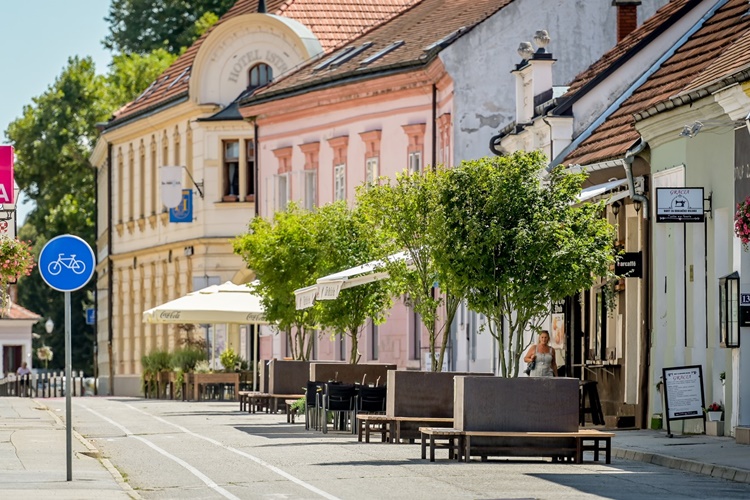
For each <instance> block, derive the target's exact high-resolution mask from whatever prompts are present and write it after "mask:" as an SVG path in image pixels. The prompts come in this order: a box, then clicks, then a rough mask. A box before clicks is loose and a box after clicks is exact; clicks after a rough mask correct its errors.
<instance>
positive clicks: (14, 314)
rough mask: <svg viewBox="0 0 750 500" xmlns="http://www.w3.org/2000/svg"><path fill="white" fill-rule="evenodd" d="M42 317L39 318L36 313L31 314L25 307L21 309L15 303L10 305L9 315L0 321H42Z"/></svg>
mask: <svg viewBox="0 0 750 500" xmlns="http://www.w3.org/2000/svg"><path fill="white" fill-rule="evenodd" d="M41 318H42V317H41V316H39V315H38V314H37V313H35V312H31V311H29V310H28V309H26V308H25V307H21V306H19V305H18V304H16V303H15V302H13V303H11V305H10V311H8V314H7V315H6V316H4V317H3V318H0V319H41Z"/></svg>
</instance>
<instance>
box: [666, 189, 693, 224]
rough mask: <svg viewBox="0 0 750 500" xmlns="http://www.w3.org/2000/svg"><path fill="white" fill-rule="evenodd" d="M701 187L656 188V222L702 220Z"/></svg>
mask: <svg viewBox="0 0 750 500" xmlns="http://www.w3.org/2000/svg"><path fill="white" fill-rule="evenodd" d="M704 217H705V214H704V211H703V188H682V187H681V188H678V187H664V188H656V222H703V221H704Z"/></svg>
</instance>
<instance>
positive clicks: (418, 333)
mask: <svg viewBox="0 0 750 500" xmlns="http://www.w3.org/2000/svg"><path fill="white" fill-rule="evenodd" d="M410 312H411V314H410V316H411V325H410V326H411V328H410V330H411V332H410V333H411V347H410V349H409V351H410V352H409V354H410V355H411V356H410V357H411V359H419V356H420V353H421V352H422V317H421V316H420V315H419V313H418V312H417V311H415V310H414V308H411V311H410Z"/></svg>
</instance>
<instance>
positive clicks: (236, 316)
mask: <svg viewBox="0 0 750 500" xmlns="http://www.w3.org/2000/svg"><path fill="white" fill-rule="evenodd" d="M143 322H144V323H171V324H175V323H196V324H199V323H237V324H241V325H246V324H251V323H255V324H265V323H266V321H265V316H264V311H263V306H262V305H261V303H260V297H259V296H258V295H256V294H255V293H253V291H252V289H251V288H250V287H249V286H247V285H235V284H234V283H232V282H231V281H227V282H226V283H224V284H221V285H212V286H209V287H206V288H203V289H201V290H197V291H195V292H190V293H189V294H187V295H185V296H182V297H180V298H178V299H174V300H171V301H169V302H166V303H164V304H162V305H159V306H156V307H152V308H151V309H148V310H147V311H144V312H143Z"/></svg>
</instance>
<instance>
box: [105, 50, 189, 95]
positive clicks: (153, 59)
mask: <svg viewBox="0 0 750 500" xmlns="http://www.w3.org/2000/svg"><path fill="white" fill-rule="evenodd" d="M175 59H177V56H175V55H174V54H170V53H169V52H167V51H166V50H164V49H154V50H153V51H152V52H149V53H147V54H135V53H132V54H117V55H115V56H113V57H112V64H110V67H109V73H108V74H107V76H106V89H105V90H106V92H105V94H106V101H105V102H106V104H108V107H109V109H110V110H116V109H117V108H119V107H120V106H122V105H123V104H125V103H128V102H130V101H132V100H134V99H135V98H137V97H138V96H139V95H140V94H141V92H143V91H144V90H145V89H147V88H148V86H149V85H151V82H154V81H156V79H157V78H158V77H159V75H161V74H162V73H163V72H164V70H166V69H167V68H168V67H169V65H170V64H172V63H173V62H174V61H175Z"/></svg>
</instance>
